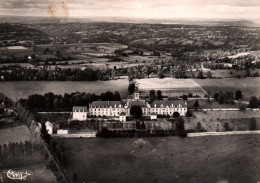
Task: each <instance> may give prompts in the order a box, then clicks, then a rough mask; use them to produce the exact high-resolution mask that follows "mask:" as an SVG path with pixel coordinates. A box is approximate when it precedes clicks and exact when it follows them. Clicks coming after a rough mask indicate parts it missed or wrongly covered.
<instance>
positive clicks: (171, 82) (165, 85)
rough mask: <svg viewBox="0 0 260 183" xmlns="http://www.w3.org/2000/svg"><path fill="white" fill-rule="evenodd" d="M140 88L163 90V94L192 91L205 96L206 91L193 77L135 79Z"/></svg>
mask: <svg viewBox="0 0 260 183" xmlns="http://www.w3.org/2000/svg"><path fill="white" fill-rule="evenodd" d="M134 81H135V82H136V85H137V86H138V88H139V89H140V90H142V91H146V92H145V93H146V94H148V95H149V93H147V91H148V92H149V91H150V90H161V91H162V92H163V95H168V96H171V97H172V96H182V95H183V94H188V93H192V94H193V95H199V96H201V97H203V96H204V95H205V94H206V92H205V91H203V89H202V88H201V87H200V85H199V84H197V83H196V82H194V81H193V79H175V78H163V79H159V78H145V79H136V80H134Z"/></svg>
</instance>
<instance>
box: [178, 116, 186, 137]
mask: <svg viewBox="0 0 260 183" xmlns="http://www.w3.org/2000/svg"><path fill="white" fill-rule="evenodd" d="M175 127H176V128H175V131H176V134H177V135H178V137H186V136H187V132H186V130H185V126H184V120H183V119H182V118H181V117H179V118H177V119H176V120H175Z"/></svg>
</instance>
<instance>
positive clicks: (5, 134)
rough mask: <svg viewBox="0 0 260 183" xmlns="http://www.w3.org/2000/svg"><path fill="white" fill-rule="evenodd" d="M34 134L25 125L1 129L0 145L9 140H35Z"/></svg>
mask: <svg viewBox="0 0 260 183" xmlns="http://www.w3.org/2000/svg"><path fill="white" fill-rule="evenodd" d="M33 138H34V137H33V136H32V134H31V132H30V130H29V129H28V127H27V126H25V125H19V126H15V127H10V128H4V129H0V145H1V144H4V143H7V144H8V143H9V142H21V141H22V142H24V141H26V140H27V141H33Z"/></svg>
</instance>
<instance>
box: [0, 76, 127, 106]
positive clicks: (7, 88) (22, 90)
mask: <svg viewBox="0 0 260 183" xmlns="http://www.w3.org/2000/svg"><path fill="white" fill-rule="evenodd" d="M128 83H129V82H128V79H127V78H124V79H118V80H109V81H93V82H92V81H14V82H1V83H0V84H1V87H0V92H1V93H3V94H5V95H6V96H7V97H9V98H11V99H13V100H14V101H16V100H17V99H19V98H27V97H28V96H29V95H32V94H41V95H43V94H45V93H48V92H53V93H54V94H57V95H63V94H64V93H72V92H77V91H79V92H86V93H95V94H101V93H103V92H106V91H108V90H110V91H119V92H120V94H121V96H126V95H127V87H128Z"/></svg>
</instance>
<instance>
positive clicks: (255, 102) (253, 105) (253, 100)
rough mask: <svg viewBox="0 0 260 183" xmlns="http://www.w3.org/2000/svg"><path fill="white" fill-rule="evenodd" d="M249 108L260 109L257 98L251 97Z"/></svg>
mask: <svg viewBox="0 0 260 183" xmlns="http://www.w3.org/2000/svg"><path fill="white" fill-rule="evenodd" d="M249 107H250V108H258V107H259V101H258V99H257V98H256V97H254V96H253V97H251V98H250V101H249Z"/></svg>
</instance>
